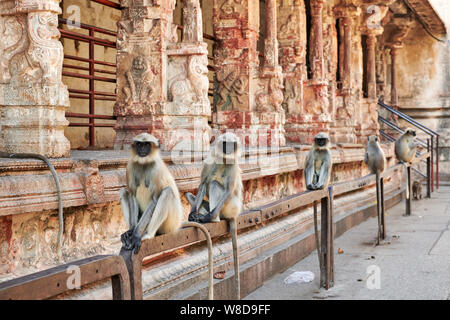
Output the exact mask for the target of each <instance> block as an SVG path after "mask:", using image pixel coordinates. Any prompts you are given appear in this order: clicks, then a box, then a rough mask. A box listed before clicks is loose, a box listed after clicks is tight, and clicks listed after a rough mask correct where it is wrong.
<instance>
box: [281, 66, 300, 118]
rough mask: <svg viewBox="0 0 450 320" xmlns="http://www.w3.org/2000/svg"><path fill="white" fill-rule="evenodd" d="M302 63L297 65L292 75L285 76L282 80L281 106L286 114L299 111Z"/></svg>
mask: <svg viewBox="0 0 450 320" xmlns="http://www.w3.org/2000/svg"><path fill="white" fill-rule="evenodd" d="M301 81H302V65H300V64H299V65H297V66H296V67H295V69H294V71H293V73H292V76H290V77H286V80H285V82H284V100H283V104H282V106H283V108H284V110H285V111H286V112H287V113H288V114H294V113H299V112H300V109H301V101H300V99H301V98H302V95H303V93H302V87H303V86H302V83H301Z"/></svg>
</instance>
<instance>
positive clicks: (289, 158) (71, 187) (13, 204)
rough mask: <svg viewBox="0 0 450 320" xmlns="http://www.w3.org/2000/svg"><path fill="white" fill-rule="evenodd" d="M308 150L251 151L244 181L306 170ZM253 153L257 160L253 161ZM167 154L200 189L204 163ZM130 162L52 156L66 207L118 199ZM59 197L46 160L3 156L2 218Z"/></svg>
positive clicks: (356, 150)
mask: <svg viewBox="0 0 450 320" xmlns="http://www.w3.org/2000/svg"><path fill="white" fill-rule="evenodd" d="M307 149H308V148H307V147H299V148H291V147H284V148H281V149H280V152H279V153H277V154H271V153H267V154H265V153H264V152H261V150H260V152H257V150H252V149H250V150H247V152H246V153H245V159H246V162H245V163H242V164H241V169H242V177H243V180H244V181H246V180H252V179H257V178H262V177H266V176H272V175H277V174H282V173H286V172H293V171H296V170H301V169H303V168H304V161H305V158H306V154H307V152H306V151H307ZM391 149H392V148H391ZM263 151H264V150H263ZM332 154H333V162H334V163H335V164H342V163H351V162H360V161H363V158H364V149H362V148H361V147H360V146H355V147H352V146H346V147H343V148H334V149H333V150H332ZM257 155H259V156H257ZM386 155H387V156H388V157H390V156H392V152H391V151H389V150H387V151H386ZM252 156H254V158H253V160H255V161H250V159H251V157H252ZM163 158H164V159H165V160H166V161H167V162H168V163H169V169H170V171H171V172H172V174H173V175H174V177H175V180H176V182H177V185H178V188H179V190H180V192H182V193H184V192H186V191H191V190H195V189H196V188H197V186H198V184H199V183H200V172H201V168H202V164H201V163H199V162H196V163H190V164H173V163H172V162H171V161H170V159H169V155H168V154H164V155H163ZM127 160H128V152H123V151H119V152H118V151H72V155H71V158H66V159H57V160H52V163H53V165H54V166H55V168H56V170H57V171H58V173H59V178H60V184H61V189H62V194H63V206H64V207H65V208H67V207H76V206H82V205H89V204H102V203H106V202H111V201H117V200H118V198H119V190H120V188H122V187H124V186H125V183H126V181H125V168H126V163H127ZM184 160H186V161H187V158H185V159H184ZM57 199H58V198H57V192H56V186H55V183H54V181H53V177H52V176H51V174H50V172H49V170H48V168H47V167H46V165H45V164H43V163H42V162H40V161H38V160H12V159H0V216H6V215H11V214H21V213H28V212H38V211H41V210H54V209H57V207H58V202H57Z"/></svg>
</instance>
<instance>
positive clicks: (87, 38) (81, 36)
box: [59, 29, 116, 48]
mask: <svg viewBox="0 0 450 320" xmlns="http://www.w3.org/2000/svg"><path fill="white" fill-rule="evenodd" d="M59 31H60V32H61V38H68V39H72V40H78V41H82V42H92V43H93V44H96V45H101V46H104V47H109V48H116V43H115V42H112V41H109V40H105V39H101V38H96V37H91V36H88V35H84V34H81V33H76V32H72V31H68V30H64V29H59Z"/></svg>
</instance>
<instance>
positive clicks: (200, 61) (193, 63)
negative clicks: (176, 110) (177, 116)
mask: <svg viewBox="0 0 450 320" xmlns="http://www.w3.org/2000/svg"><path fill="white" fill-rule="evenodd" d="M187 77H188V79H189V81H190V83H191V86H192V88H193V91H194V93H195V98H196V100H197V101H207V100H208V90H209V79H208V57H207V56H206V55H192V56H190V57H189V58H188V70H187Z"/></svg>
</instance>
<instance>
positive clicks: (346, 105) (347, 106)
mask: <svg viewBox="0 0 450 320" xmlns="http://www.w3.org/2000/svg"><path fill="white" fill-rule="evenodd" d="M352 113H353V102H352V100H351V99H348V98H345V100H344V101H343V104H342V105H341V106H340V107H338V108H337V110H336V119H338V120H349V119H351V118H352V116H351V114H352Z"/></svg>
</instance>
